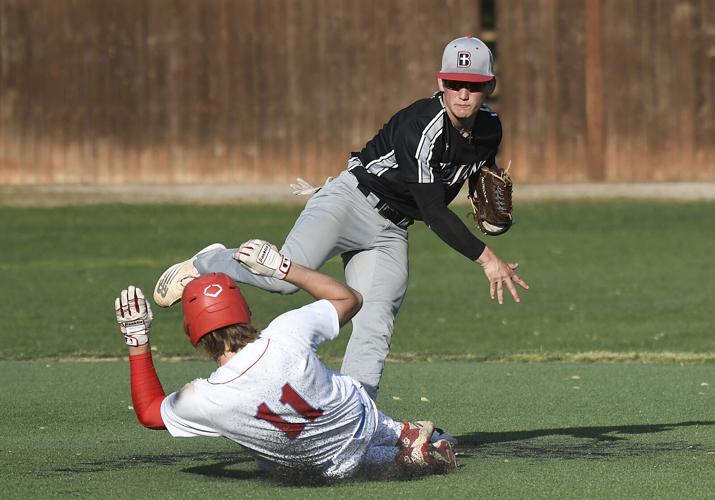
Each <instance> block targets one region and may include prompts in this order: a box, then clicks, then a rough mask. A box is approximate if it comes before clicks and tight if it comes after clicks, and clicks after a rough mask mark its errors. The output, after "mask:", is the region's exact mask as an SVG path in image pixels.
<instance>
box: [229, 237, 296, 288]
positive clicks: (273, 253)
mask: <svg viewBox="0 0 715 500" xmlns="http://www.w3.org/2000/svg"><path fill="white" fill-rule="evenodd" d="M233 258H234V259H236V260H237V261H239V262H240V263H241V265H242V266H243V267H245V268H246V269H248V270H249V271H250V272H252V273H253V274H257V275H258V276H267V277H269V278H278V279H279V280H282V279H284V278H285V277H286V274H288V270H289V269H290V259H289V258H288V257H286V256H285V255H281V253H280V252H279V251H278V249H277V248H276V247H275V246H274V245H271V244H270V243H268V242H267V241H263V240H249V241H247V242H245V243H243V244H242V245H241V246H240V247H238V251H237V252H236V253H235V254H234V256H233Z"/></svg>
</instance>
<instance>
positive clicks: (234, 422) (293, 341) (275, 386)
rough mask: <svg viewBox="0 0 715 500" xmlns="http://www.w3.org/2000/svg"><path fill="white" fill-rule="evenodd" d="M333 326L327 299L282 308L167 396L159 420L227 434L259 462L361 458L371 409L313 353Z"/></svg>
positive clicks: (176, 431) (177, 427) (334, 331)
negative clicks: (229, 353)
mask: <svg viewBox="0 0 715 500" xmlns="http://www.w3.org/2000/svg"><path fill="white" fill-rule="evenodd" d="M339 329H340V325H339V323H338V316H337V312H336V311H335V308H334V307H333V305H332V304H331V303H330V302H329V301H327V300H320V301H317V302H314V303H312V304H310V305H307V306H305V307H302V308H300V309H296V310H293V311H289V312H287V313H285V314H282V315H281V316H279V317H277V318H276V319H274V320H273V321H272V322H271V324H270V325H268V327H267V328H266V329H265V330H263V332H261V335H260V337H259V338H258V339H257V340H256V341H254V342H253V343H251V344H249V345H247V346H246V347H245V348H243V349H242V350H241V351H240V352H239V353H238V354H236V355H235V356H234V357H233V358H231V359H230V360H229V361H228V362H227V363H226V364H225V365H223V366H221V367H219V368H218V369H217V370H216V371H215V372H214V373H212V374H211V376H210V377H209V378H208V379H196V380H194V381H193V382H191V383H189V384H187V385H186V386H184V387H183V388H182V389H181V390H180V391H178V392H175V393H172V394H170V395H169V396H167V397H166V398H165V399H164V401H163V403H162V405H161V416H162V419H163V420H164V425H165V426H166V428H167V430H168V431H169V432H170V433H171V434H172V436H176V437H190V436H223V437H227V438H229V439H231V440H233V441H235V442H237V443H239V444H241V445H243V446H245V447H246V448H248V449H250V450H252V451H253V452H255V454H256V455H257V458H258V459H259V461H262V460H263V461H268V462H270V463H274V464H279V465H282V466H286V467H291V468H294V467H301V466H319V467H322V468H323V469H324V470H327V469H330V468H333V469H334V466H338V468H339V463H340V462H344V461H345V459H346V457H354V458H359V456H360V455H361V454H362V453H361V451H363V452H364V450H365V449H366V448H367V444H368V442H369V441H370V438H371V437H372V434H373V433H374V431H375V427H376V425H377V423H376V422H377V420H376V415H377V409H376V407H375V405H374V403H373V402H372V400H371V399H370V398H369V397H368V396H367V393H365V391H364V390H363V389H362V388H361V387H360V385H359V383H358V382H356V381H355V380H354V379H352V378H350V377H348V376H345V375H341V374H339V373H337V372H334V371H332V370H329V369H328V368H326V367H325V366H324V365H323V364H322V363H321V361H320V360H319V359H318V356H317V355H316V352H315V351H316V349H317V348H318V346H319V345H321V344H322V343H323V342H326V341H329V340H332V339H334V338H335V337H337V335H338V331H339ZM345 465H346V466H347V465H348V464H345Z"/></svg>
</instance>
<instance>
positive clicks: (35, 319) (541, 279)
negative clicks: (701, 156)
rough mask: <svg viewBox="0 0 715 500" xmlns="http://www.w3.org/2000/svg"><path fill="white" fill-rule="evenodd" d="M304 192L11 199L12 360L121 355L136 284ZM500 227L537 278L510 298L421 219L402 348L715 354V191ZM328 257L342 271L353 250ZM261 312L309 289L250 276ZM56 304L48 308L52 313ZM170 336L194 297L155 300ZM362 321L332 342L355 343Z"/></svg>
mask: <svg viewBox="0 0 715 500" xmlns="http://www.w3.org/2000/svg"><path fill="white" fill-rule="evenodd" d="M298 212H299V208H298V207H295V206H279V205H276V206H265V207H264V206H260V207H259V206H231V207H226V206H224V207H190V206H151V207H146V206H95V207H73V208H60V209H57V208H55V209H25V208H23V209H20V208H0V233H1V234H3V245H2V259H0V271H2V274H3V279H4V283H3V287H2V291H0V313H1V316H2V318H3V321H4V323H5V324H4V326H3V330H4V331H6V332H15V331H20V332H22V335H17V336H15V337H14V338H13V340H12V342H4V343H2V345H0V359H33V358H36V357H62V356H92V357H106V356H120V355H123V353H124V348H123V346H122V345H121V342H119V343H118V342H117V341H116V338H115V337H113V336H112V335H111V332H113V331H114V320H113V316H112V312H111V310H112V306H113V300H114V297H115V296H116V295H117V293H118V292H119V290H121V289H122V288H123V287H125V286H126V285H128V284H130V283H131V284H136V285H139V286H141V287H142V288H143V289H144V290H145V291H147V292H149V291H151V290H152V288H153V286H154V283H155V280H156V278H157V277H158V276H159V274H160V273H161V272H162V271H163V270H164V269H165V268H166V267H168V265H170V264H172V263H174V262H177V261H179V260H183V259H185V258H187V257H188V256H190V255H192V254H193V253H194V252H196V251H197V250H198V249H200V248H202V247H203V246H204V245H205V244H208V243H211V242H214V241H222V242H225V243H227V244H229V245H231V244H233V245H237V244H238V243H239V242H241V241H243V240H245V239H248V238H249V237H262V238H265V239H269V240H272V241H275V242H281V241H282V239H283V237H284V236H285V234H286V233H287V232H288V230H289V229H290V226H291V225H292V222H293V220H294V219H295V217H296V215H297V213H298ZM516 216H517V225H516V226H515V228H514V229H513V230H512V231H510V232H509V233H507V234H506V235H504V236H501V237H497V238H490V239H489V240H488V241H489V244H490V245H492V246H493V247H494V248H495V250H496V251H497V253H498V254H500V255H502V256H504V258H508V259H509V260H513V261H517V262H519V263H520V264H521V266H522V267H521V271H520V272H521V275H522V277H523V278H524V279H526V280H527V281H528V282H529V284H530V285H531V289H530V290H529V291H525V292H523V293H522V298H523V301H522V303H521V304H519V305H516V304H514V303H513V302H511V299H507V303H506V304H505V305H502V306H498V305H497V304H496V303H495V302H491V301H490V300H489V298H488V286H487V283H486V280H485V278H484V276H483V274H482V272H481V271H480V270H479V269H478V267H477V266H476V265H474V264H473V263H470V262H469V261H467V260H466V259H464V257H462V256H461V255H459V254H457V253H456V252H454V251H451V250H450V249H448V248H447V247H446V245H444V244H443V243H442V242H441V241H439V239H438V238H437V237H436V236H435V235H434V234H432V233H430V232H429V231H427V230H426V228H425V227H424V225H423V224H419V223H418V224H416V226H415V227H414V228H413V229H412V230H411V233H410V255H411V260H410V288H409V290H408V293H407V297H406V299H405V303H404V305H403V307H402V309H401V311H400V315H399V316H398V318H397V322H396V326H395V334H394V338H393V353H394V355H395V358H396V359H426V358H428V357H432V358H433V359H438V358H440V357H442V358H443V359H454V358H455V357H456V358H460V357H461V358H462V359H486V360H499V359H509V357H510V356H513V355H514V353H521V354H528V355H530V356H535V357H538V356H542V357H544V358H546V359H549V357H552V356H556V357H563V356H565V355H566V356H567V355H568V354H569V353H580V352H603V353H605V354H604V355H605V356H606V357H608V356H609V353H622V352H639V353H651V358H652V359H658V354H662V356H663V359H670V358H672V353H683V352H685V353H688V354H689V355H690V356H691V359H700V360H702V361H713V360H715V337H714V336H713V335H711V334H710V333H711V329H712V315H711V309H712V297H713V296H715V280H713V279H710V278H711V277H712V276H713V275H715V263H714V261H713V259H712V256H713V255H715V238H712V237H710V232H711V228H710V226H711V221H712V220H715V204H714V203H682V204H675V205H672V204H668V205H665V204H658V203H655V202H626V201H621V202H610V203H609V204H602V203H596V202H591V203H576V202H560V203H532V204H526V205H524V206H522V207H520V208H519V210H518V211H517V213H516ZM324 270H326V271H327V272H330V273H332V274H334V275H336V276H342V270H341V265H340V263H339V261H338V260H337V259H335V260H332V261H330V262H329V263H328V264H327V265H326V266H325V267H324ZM245 288H247V289H246V293H247V295H248V299H249V301H250V303H251V304H252V308H253V310H254V313H255V317H256V320H257V322H258V323H259V324H267V322H268V321H269V320H270V319H272V318H273V317H274V316H275V315H277V314H279V313H280V312H282V311H284V310H287V309H289V308H292V307H295V306H297V305H300V304H303V303H306V302H307V301H308V300H309V299H308V297H307V296H306V295H304V294H302V295H294V296H289V297H278V296H274V295H271V294H267V293H265V292H263V291H260V290H255V289H250V288H248V287H245ZM40 311H41V313H40ZM155 316H156V326H155V329H154V338H155V339H156V342H155V345H156V346H157V347H158V348H159V349H160V353H162V354H165V355H167V356H175V355H182V356H190V355H192V350H191V347H190V346H189V345H188V344H187V343H186V342H185V341H184V339H183V337H182V335H181V334H180V333H178V332H180V330H181V320H180V311H178V310H177V308H174V309H170V310H159V309H158V308H155ZM346 339H347V335H344V336H343V338H342V339H341V340H338V341H337V342H335V343H334V344H333V345H331V346H329V347H328V348H327V349H326V350H325V352H324V354H325V355H326V356H330V357H333V358H335V357H339V356H341V355H342V352H343V351H344V345H345V341H346Z"/></svg>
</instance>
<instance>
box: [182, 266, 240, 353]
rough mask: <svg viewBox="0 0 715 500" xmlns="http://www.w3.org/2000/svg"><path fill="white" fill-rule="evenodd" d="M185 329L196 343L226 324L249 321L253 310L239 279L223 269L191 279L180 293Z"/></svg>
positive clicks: (194, 344) (193, 342)
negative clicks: (234, 278)
mask: <svg viewBox="0 0 715 500" xmlns="http://www.w3.org/2000/svg"><path fill="white" fill-rule="evenodd" d="M181 309H182V311H183V313H184V331H185V332H186V336H187V337H189V341H190V342H191V344H192V345H193V346H194V347H196V344H198V343H199V340H201V337H203V336H204V335H206V334H207V333H211V332H212V331H214V330H218V329H219V328H223V327H224V326H229V325H235V324H237V323H250V322H251V311H250V309H249V308H248V304H247V303H246V299H244V298H243V294H241V290H240V289H239V288H238V286H237V285H236V283H235V282H234V281H233V280H232V279H231V278H229V277H228V276H227V275H225V274H223V273H211V274H204V275H203V276H201V277H199V278H196V279H195V280H193V281H191V282H190V283H189V284H188V285H187V286H186V288H184V293H183V295H182V296H181Z"/></svg>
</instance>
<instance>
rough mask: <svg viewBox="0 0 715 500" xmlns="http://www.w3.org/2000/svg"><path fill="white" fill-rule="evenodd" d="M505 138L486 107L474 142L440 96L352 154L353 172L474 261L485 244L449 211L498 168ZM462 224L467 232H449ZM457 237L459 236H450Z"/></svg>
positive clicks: (404, 113) (402, 115)
mask: <svg viewBox="0 0 715 500" xmlns="http://www.w3.org/2000/svg"><path fill="white" fill-rule="evenodd" d="M501 137H502V130H501V123H500V121H499V117H498V116H497V114H496V113H495V112H494V111H492V110H491V108H489V107H488V106H486V105H482V107H481V108H480V109H479V111H478V112H477V116H476V119H475V122H474V126H473V128H472V137H471V138H470V139H467V138H465V137H463V136H462V135H461V134H460V133H459V131H458V130H457V129H456V128H455V127H454V126H453V125H452V122H451V121H450V119H449V116H448V114H447V110H446V109H445V106H444V101H443V100H442V93H441V92H437V93H436V94H434V95H433V96H432V97H431V98H429V99H421V100H419V101H416V102H415V103H413V104H411V105H410V106H408V107H406V108H404V109H402V110H400V111H398V112H397V113H396V114H395V115H394V116H393V117H392V118H391V119H390V120H389V121H388V122H387V123H386V124H385V125H384V126H383V127H382V129H381V130H380V131H379V132H378V133H377V135H376V136H375V137H374V138H373V139H372V140H370V141H369V142H368V143H367V144H366V145H365V147H364V148H363V150H362V151H360V152H359V153H353V154H352V158H351V159H350V161H349V162H348V170H350V171H351V172H352V173H353V174H354V175H355V176H356V177H357V178H358V180H359V181H360V183H361V184H363V185H364V186H366V187H367V188H369V189H370V191H372V192H374V193H375V194H376V195H378V196H379V197H380V198H381V199H382V200H383V201H385V202H387V203H389V204H390V205H392V206H393V207H394V208H396V209H397V210H399V211H400V212H401V213H402V214H404V215H406V216H408V217H411V218H413V219H416V220H424V221H425V222H426V223H427V224H428V225H429V226H430V227H431V228H432V230H433V231H434V232H435V233H437V234H438V235H439V236H440V237H442V238H443V239H444V240H445V241H446V242H447V243H449V244H450V245H451V246H452V247H454V248H456V249H457V250H458V251H460V252H461V253H463V254H464V255H466V256H467V257H469V258H470V259H474V258H476V257H477V256H478V255H479V254H481V252H482V250H483V249H484V244H483V243H481V242H480V241H479V240H477V239H476V238H475V237H474V236H473V235H472V234H471V232H469V231H468V229H467V228H466V227H465V226H464V224H463V223H461V222H459V221H457V222H455V220H454V217H452V216H454V214H453V213H452V212H451V211H450V210H449V209H448V208H446V206H447V205H448V204H449V203H450V202H451V201H452V200H454V198H455V197H456V196H457V194H458V193H459V191H460V189H461V188H462V186H463V185H464V182H465V181H466V180H467V179H468V178H469V177H470V176H471V175H474V174H475V173H476V172H477V170H478V169H479V168H480V167H481V166H482V165H493V164H494V163H495V161H496V160H495V157H496V154H497V150H498V148H499V143H500V142H501ZM445 210H446V211H447V212H449V213H450V214H451V216H447V214H446V213H445ZM447 219H449V220H447ZM456 223H458V224H460V225H461V226H462V227H463V228H459V227H451V228H449V227H446V226H445V224H451V225H452V226H454V224H456ZM455 231H456V233H459V234H448V233H450V232H451V233H455ZM465 231H467V232H468V234H469V235H470V236H467V233H465ZM455 238H456V239H455ZM475 254H476V255H475Z"/></svg>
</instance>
